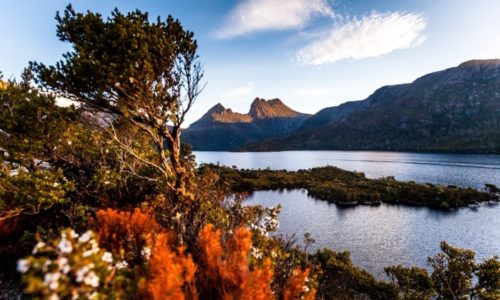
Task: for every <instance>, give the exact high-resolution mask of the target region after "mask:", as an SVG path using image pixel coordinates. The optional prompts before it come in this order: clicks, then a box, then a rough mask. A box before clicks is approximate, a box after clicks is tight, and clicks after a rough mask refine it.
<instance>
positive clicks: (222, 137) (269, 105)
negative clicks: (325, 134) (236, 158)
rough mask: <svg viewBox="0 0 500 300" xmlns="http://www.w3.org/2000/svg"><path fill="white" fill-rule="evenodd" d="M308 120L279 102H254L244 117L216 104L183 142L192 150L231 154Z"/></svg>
mask: <svg viewBox="0 0 500 300" xmlns="http://www.w3.org/2000/svg"><path fill="white" fill-rule="evenodd" d="M309 117H310V115H308V114H303V113H299V112H297V111H295V110H292V109H291V108H289V107H288V106H286V105H285V104H284V103H283V102H282V101H281V100H280V99H272V100H264V99H261V98H256V99H255V100H254V101H253V102H252V104H251V106H250V110H249V112H248V113H247V114H241V113H237V112H233V111H232V110H231V109H229V108H225V107H224V106H223V105H222V104H220V103H219V104H217V105H215V106H214V107H212V108H211V109H210V110H208V111H207V112H206V113H205V114H204V115H203V116H202V117H201V118H200V119H199V120H198V121H196V122H194V123H193V124H191V126H190V127H189V128H188V129H186V130H185V131H184V133H183V138H184V141H186V142H187V143H189V144H191V145H192V146H193V148H194V149H195V150H215V151H230V150H236V149H239V148H241V147H242V146H244V145H246V144H249V143H256V142H259V141H262V140H264V139H269V138H274V137H278V136H284V135H287V134H289V133H291V132H293V131H295V130H297V129H298V128H299V126H300V125H302V123H303V122H304V121H305V120H306V119H307V118H309Z"/></svg>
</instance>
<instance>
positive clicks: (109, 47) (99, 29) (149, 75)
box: [30, 5, 203, 198]
mask: <svg viewBox="0 0 500 300" xmlns="http://www.w3.org/2000/svg"><path fill="white" fill-rule="evenodd" d="M56 20H57V22H58V25H57V36H58V37H59V39H60V40H61V41H63V42H68V43H71V44H72V45H73V49H72V50H71V51H69V52H68V53H66V54H64V55H63V59H62V60H61V61H59V62H58V63H56V64H55V65H54V66H46V65H44V64H42V63H37V62H32V63H31V64H30V65H31V68H32V69H33V70H34V71H35V73H36V74H37V76H36V81H37V82H38V83H39V84H40V85H41V86H42V87H43V88H45V89H47V90H48V91H51V92H55V93H57V94H59V95H62V96H65V97H67V98H69V99H72V100H75V101H78V102H80V103H83V104H84V105H86V106H89V107H92V108H93V109H96V110H98V111H101V112H105V113H110V114H112V115H113V116H115V119H116V118H122V119H125V120H126V121H127V122H130V123H131V124H133V125H134V126H136V127H138V128H140V130H142V131H143V132H144V134H146V135H147V136H148V137H149V139H150V141H151V143H152V144H153V145H154V147H155V149H156V157H155V159H148V158H145V157H143V156H141V154H140V153H138V152H137V151H135V149H134V148H133V147H132V146H131V145H130V144H129V143H126V142H124V141H123V140H122V138H121V136H120V134H119V133H118V132H117V131H116V130H114V126H113V124H112V123H111V124H110V127H109V132H110V133H111V135H112V137H113V139H114V140H115V141H116V142H117V143H118V144H120V146H121V147H123V148H124V149H126V150H127V151H128V152H129V154H131V155H133V156H134V157H135V158H136V159H137V160H140V161H141V162H143V163H145V164H147V165H149V166H151V167H153V168H154V169H156V170H157V172H158V173H159V174H160V176H159V177H160V178H161V179H162V182H163V183H164V184H166V185H167V186H168V187H170V188H171V189H172V190H174V191H175V193H176V195H177V196H179V198H182V197H184V196H187V195H188V194H189V193H188V192H187V185H188V178H189V172H190V171H191V170H192V168H190V167H188V166H187V164H189V163H190V162H189V160H187V159H184V158H183V157H182V153H181V140H180V138H181V132H182V129H181V126H182V124H183V122H184V119H185V116H186V114H187V113H188V111H189V110H190V108H191V107H192V105H193V103H194V101H195V99H196V98H197V96H198V95H199V94H200V92H201V90H202V89H203V87H202V86H201V80H202V77H203V71H202V67H201V64H200V63H199V61H198V56H197V54H196V51H197V48H198V46H197V42H196V40H194V38H193V33H192V32H190V31H187V30H184V29H183V27H182V26H181V24H180V22H179V21H178V20H174V18H172V17H171V16H169V17H167V19H166V21H162V20H161V19H160V18H158V19H157V20H156V21H155V22H150V21H149V16H148V14H147V13H142V12H141V11H139V10H136V11H134V12H131V13H128V14H126V15H124V14H122V13H120V12H119V11H118V10H116V9H115V10H114V11H113V12H112V14H111V16H110V17H109V18H107V19H106V20H105V19H103V17H102V16H101V15H100V14H97V13H92V12H86V13H85V14H82V13H76V12H75V11H74V10H73V8H72V7H71V5H69V6H67V8H66V9H65V11H64V14H63V15H62V16H61V15H60V14H59V13H58V14H57V16H56Z"/></svg>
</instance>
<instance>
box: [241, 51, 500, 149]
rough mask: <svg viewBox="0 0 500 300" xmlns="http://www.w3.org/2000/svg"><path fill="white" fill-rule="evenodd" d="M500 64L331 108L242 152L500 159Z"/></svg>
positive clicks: (478, 63) (464, 68)
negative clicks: (459, 154)
mask: <svg viewBox="0 0 500 300" xmlns="http://www.w3.org/2000/svg"><path fill="white" fill-rule="evenodd" d="M499 132H500V60H499V59H493V60H471V61H467V62H464V63H462V64H460V65H458V66H457V67H453V68H448V69H445V70H442V71H437V72H433V73H429V74H426V75H424V76H421V77H419V78H417V79H416V80H414V81H413V82H412V83H406V84H398V85H388V86H383V87H381V88H379V89H377V90H376V91H375V92H374V93H373V94H371V95H370V96H369V97H368V98H366V99H365V100H360V101H351V102H346V103H343V104H341V105H339V106H335V107H328V108H325V109H323V110H321V111H319V112H318V113H316V114H315V115H313V116H312V117H311V118H309V119H308V120H306V121H305V122H304V123H303V124H302V125H301V127H299V128H298V129H297V130H296V131H295V132H292V133H291V134H289V135H287V136H285V137H280V138H276V139H273V140H266V141H263V142H261V143H260V144H259V143H256V144H252V145H246V146H245V147H242V148H241V150H252V151H269V150H390V151H432V152H481V153H483V152H484V153H499V152H500V134H499Z"/></svg>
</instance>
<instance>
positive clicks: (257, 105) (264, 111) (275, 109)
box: [248, 98, 300, 119]
mask: <svg viewBox="0 0 500 300" xmlns="http://www.w3.org/2000/svg"><path fill="white" fill-rule="evenodd" d="M248 115H249V116H251V117H252V118H254V119H268V118H279V117H295V116H298V115H300V113H298V112H296V111H294V110H293V109H291V108H290V107H288V106H286V105H285V104H284V103H283V102H282V101H281V100H280V99H271V100H265V99H262V98H255V100H253V102H252V105H251V106H250V111H249V112H248Z"/></svg>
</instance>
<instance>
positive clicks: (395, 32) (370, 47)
mask: <svg viewBox="0 0 500 300" xmlns="http://www.w3.org/2000/svg"><path fill="white" fill-rule="evenodd" d="M426 25H427V24H426V20H425V19H424V17H423V16H422V15H421V14H416V13H401V12H394V13H385V14H382V13H377V12H375V13H372V14H371V15H369V16H366V17H364V18H362V19H351V20H350V21H348V22H347V23H345V24H343V25H341V26H340V27H337V26H336V27H334V28H333V29H332V30H330V31H328V32H327V33H325V34H324V35H322V36H321V37H319V38H318V39H316V40H315V41H314V42H312V43H311V44H310V45H308V46H306V47H304V48H302V49H300V50H299V51H298V52H297V54H296V56H297V59H298V61H299V62H300V63H302V64H305V65H322V64H327V63H334V62H336V61H339V60H342V59H348V58H352V59H362V58H367V57H373V56H379V55H382V54H386V53H390V52H392V51H394V50H397V49H406V48H410V47H415V46H418V45H420V44H422V43H423V42H424V41H425V39H426V36H425V34H424V33H423V31H424V30H425V28H426Z"/></svg>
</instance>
